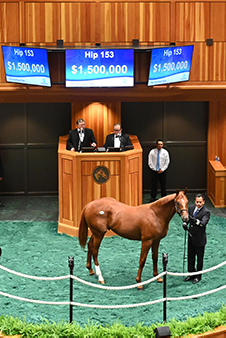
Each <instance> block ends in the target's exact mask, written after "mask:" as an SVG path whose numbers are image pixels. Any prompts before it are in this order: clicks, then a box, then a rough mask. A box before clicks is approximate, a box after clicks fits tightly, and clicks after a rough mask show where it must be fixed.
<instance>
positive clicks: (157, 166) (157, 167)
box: [156, 150, 160, 171]
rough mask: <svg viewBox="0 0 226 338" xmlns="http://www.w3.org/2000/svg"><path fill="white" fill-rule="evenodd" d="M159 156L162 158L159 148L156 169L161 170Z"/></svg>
mask: <svg viewBox="0 0 226 338" xmlns="http://www.w3.org/2000/svg"><path fill="white" fill-rule="evenodd" d="M159 158H160V150H158V155H157V165H156V171H159V169H160V168H159Z"/></svg>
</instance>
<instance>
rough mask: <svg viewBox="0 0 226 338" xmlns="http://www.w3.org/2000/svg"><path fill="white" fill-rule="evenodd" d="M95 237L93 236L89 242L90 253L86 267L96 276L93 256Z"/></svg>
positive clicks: (88, 253)
mask: <svg viewBox="0 0 226 338" xmlns="http://www.w3.org/2000/svg"><path fill="white" fill-rule="evenodd" d="M92 247H93V235H92V236H91V238H90V240H89V242H88V252H87V263H86V267H87V269H88V270H89V274H90V275H95V272H94V271H93V269H92V256H93V248H92Z"/></svg>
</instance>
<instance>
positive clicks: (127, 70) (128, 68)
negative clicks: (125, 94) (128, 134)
mask: <svg viewBox="0 0 226 338" xmlns="http://www.w3.org/2000/svg"><path fill="white" fill-rule="evenodd" d="M132 86H134V51H133V49H71V50H66V87H132Z"/></svg>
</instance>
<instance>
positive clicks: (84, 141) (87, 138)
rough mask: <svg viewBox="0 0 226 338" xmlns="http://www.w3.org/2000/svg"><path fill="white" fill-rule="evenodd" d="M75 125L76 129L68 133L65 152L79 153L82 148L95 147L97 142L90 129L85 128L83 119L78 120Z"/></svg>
mask: <svg viewBox="0 0 226 338" xmlns="http://www.w3.org/2000/svg"><path fill="white" fill-rule="evenodd" d="M76 124H77V128H76V129H73V130H70V131H69V136H68V140H67V150H71V151H81V150H82V147H90V146H92V147H96V145H97V141H96V139H95V136H94V133H93V131H92V129H89V128H86V123H85V121H84V120H83V119H78V121H77V122H76Z"/></svg>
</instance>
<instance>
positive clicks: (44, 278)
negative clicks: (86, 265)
mask: <svg viewBox="0 0 226 338" xmlns="http://www.w3.org/2000/svg"><path fill="white" fill-rule="evenodd" d="M0 269H1V270H4V271H7V272H9V273H12V274H13V275H16V276H19V277H24V278H28V279H37V280H51V281H52V280H62V279H67V278H70V275H67V276H61V277H36V276H30V275H25V274H24V273H20V272H16V271H13V270H10V269H8V268H6V267H4V266H2V265H0Z"/></svg>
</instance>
